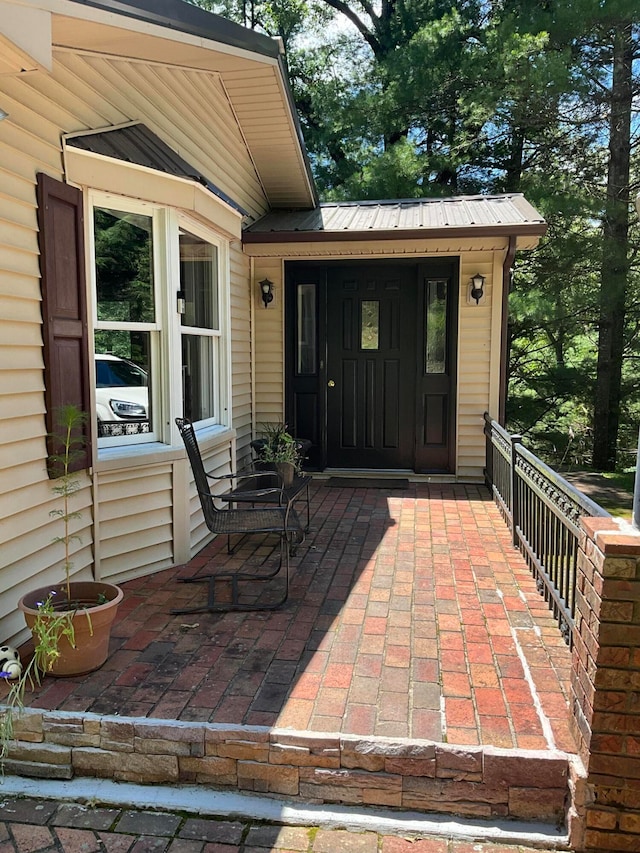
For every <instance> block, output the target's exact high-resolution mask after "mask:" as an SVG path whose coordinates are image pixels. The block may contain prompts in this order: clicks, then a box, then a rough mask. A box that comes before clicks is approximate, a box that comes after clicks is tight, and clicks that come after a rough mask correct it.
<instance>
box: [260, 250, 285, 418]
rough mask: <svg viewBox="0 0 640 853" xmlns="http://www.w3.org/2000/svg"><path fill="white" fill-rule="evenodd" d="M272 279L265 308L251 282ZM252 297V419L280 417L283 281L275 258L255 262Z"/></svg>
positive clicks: (282, 402) (279, 263)
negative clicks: (253, 394) (253, 353)
mask: <svg viewBox="0 0 640 853" xmlns="http://www.w3.org/2000/svg"><path fill="white" fill-rule="evenodd" d="M264 278H268V279H269V280H270V281H272V282H273V288H274V300H273V302H272V303H271V304H270V305H269V307H268V308H265V307H264V305H263V304H262V301H261V299H260V295H259V293H258V289H257V286H256V285H255V282H259V281H262V279H264ZM254 279H255V282H254V292H253V293H252V298H253V299H254V305H255V312H256V331H255V346H256V423H257V424H261V423H267V422H273V421H281V420H283V418H284V327H283V323H284V305H283V298H284V283H283V278H282V262H281V261H280V259H279V258H260V259H259V260H256V262H255V275H254Z"/></svg>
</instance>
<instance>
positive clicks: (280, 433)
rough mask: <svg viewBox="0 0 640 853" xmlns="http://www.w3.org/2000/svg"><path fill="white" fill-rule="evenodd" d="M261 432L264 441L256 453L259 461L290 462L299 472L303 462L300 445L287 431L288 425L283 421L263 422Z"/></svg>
mask: <svg viewBox="0 0 640 853" xmlns="http://www.w3.org/2000/svg"><path fill="white" fill-rule="evenodd" d="M260 432H261V438H263V439H264V442H263V444H262V445H261V446H260V448H259V449H258V450H257V453H256V455H257V458H258V461H259V462H267V463H277V462H290V463H291V464H292V465H294V466H295V469H296V472H298V473H299V472H300V470H301V464H302V460H301V459H300V445H299V444H298V442H297V441H296V440H295V439H294V437H293V436H292V435H291V434H290V433H289V432H288V431H287V425H286V424H283V423H273V424H269V423H267V424H261V426H260Z"/></svg>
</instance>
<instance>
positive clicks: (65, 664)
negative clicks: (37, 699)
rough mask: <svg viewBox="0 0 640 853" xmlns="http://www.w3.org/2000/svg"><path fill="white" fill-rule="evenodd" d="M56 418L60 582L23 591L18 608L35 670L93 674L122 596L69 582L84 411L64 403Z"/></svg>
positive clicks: (106, 586) (53, 464)
mask: <svg viewBox="0 0 640 853" xmlns="http://www.w3.org/2000/svg"><path fill="white" fill-rule="evenodd" d="M56 415H57V427H58V428H57V430H56V432H55V434H54V436H53V438H54V443H55V446H56V448H57V449H56V452H55V453H53V454H51V455H50V456H49V460H48V461H49V467H50V470H51V471H52V472H53V474H54V476H55V481H54V486H53V492H54V494H55V495H57V496H58V498H59V499H60V506H59V507H57V508H56V509H54V510H52V511H51V513H50V514H51V516H52V517H53V518H57V519H59V521H60V522H61V525H62V532H61V534H60V535H59V536H56V537H55V539H54V541H55V542H58V543H60V544H61V545H62V547H63V550H64V562H63V570H64V581H63V582H62V583H58V584H53V585H51V586H45V587H40V588H39V589H36V590H33V591H32V592H29V593H27V594H26V595H24V596H23V597H22V598H21V599H20V601H19V602H18V607H19V608H20V610H22V612H23V614H24V617H25V621H26V623H27V626H28V627H29V628H30V630H31V633H32V635H33V641H34V650H35V653H34V661H35V664H34V667H35V671H36V672H38V671H40V672H45V673H49V674H51V675H55V676H71V675H82V674H84V673H87V672H92V671H93V670H95V669H98V668H99V667H100V666H102V664H103V663H104V662H105V660H106V659H107V655H108V653H109V638H110V636H111V626H112V624H113V620H114V619H115V616H116V612H117V608H118V605H119V604H120V602H121V601H122V598H123V593H122V590H121V589H120V588H119V587H117V586H115V585H114V584H110V583H104V582H102V581H93V580H90V581H73V580H71V575H72V570H73V562H72V560H71V551H72V543H73V542H74V540H78V538H79V537H78V536H77V535H76V534H75V533H73V532H72V522H73V521H74V520H76V519H78V518H80V517H81V513H80V512H79V511H78V510H76V509H75V508H74V506H73V499H74V495H76V493H77V492H78V491H79V490H80V487H81V486H80V481H79V480H78V478H77V476H76V474H75V473H74V462H75V461H76V460H77V458H78V455H79V454H81V453H82V450H83V447H84V436H83V431H82V430H83V424H84V422H85V420H86V413H84V412H82V411H80V410H79V409H78V408H77V407H76V406H72V405H69V406H63V407H62V408H61V409H60V410H59V411H58V412H57V413H56Z"/></svg>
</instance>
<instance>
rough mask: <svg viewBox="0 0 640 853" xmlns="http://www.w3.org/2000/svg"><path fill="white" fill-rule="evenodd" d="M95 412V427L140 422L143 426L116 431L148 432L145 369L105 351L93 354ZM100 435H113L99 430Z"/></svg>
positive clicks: (111, 431) (147, 395) (147, 391)
mask: <svg viewBox="0 0 640 853" xmlns="http://www.w3.org/2000/svg"><path fill="white" fill-rule="evenodd" d="M95 360H96V413H97V416H98V426H99V427H100V425H101V424H105V423H107V422H109V423H111V424H114V422H115V424H125V423H127V424H136V423H137V424H140V426H141V427H142V423H141V422H143V421H145V422H147V423H145V424H144V427H145V428H143V429H135V430H133V431H132V430H130V429H123V430H118V434H122V435H124V434H129V433H130V432H131V433H132V434H133V432H148V429H149V426H148V417H149V390H148V377H147V373H146V371H144V370H143V369H142V368H141V367H138V365H137V364H134V362H132V361H127V360H126V359H123V358H118V356H115V355H109V354H107V353H96V356H95ZM100 434H103V435H104V434H116V433H114V432H113V430H110V431H109V432H107V430H106V429H105V430H100Z"/></svg>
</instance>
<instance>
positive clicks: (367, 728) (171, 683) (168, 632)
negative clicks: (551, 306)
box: [29, 480, 575, 752]
mask: <svg viewBox="0 0 640 853" xmlns="http://www.w3.org/2000/svg"><path fill="white" fill-rule="evenodd" d="M311 514H312V515H311V531H310V533H309V535H308V536H307V538H306V541H305V542H304V544H303V545H302V546H300V547H299V549H298V551H297V555H296V556H295V557H293V558H292V588H291V594H290V598H289V601H288V602H287V604H286V605H285V606H284V607H283V608H281V609H279V610H276V611H274V612H262V613H255V612H246V613H233V614H209V613H200V614H193V615H183V616H172V615H171V614H170V610H171V608H172V607H182V606H189V605H190V604H198V603H199V602H201V601H204V600H205V597H206V587H205V586H204V585H200V584H189V585H180V584H178V583H176V581H177V578H179V577H181V576H188V575H192V574H194V573H198V572H202V573H207V572H210V571H220V570H223V569H224V568H225V567H231V566H234V567H235V566H238V565H239V564H244V565H246V567H247V569H248V570H255V569H256V568H257V567H259V566H260V564H261V563H262V562H263V561H264V560H265V559H269V558H270V554H271V547H270V544H269V543H265V542H264V541H263V540H262V539H261V538H260V537H252V538H251V539H250V540H248V541H247V542H246V543H244V544H243V545H242V547H241V548H240V549H239V550H238V551H237V552H236V554H234V555H232V556H228V555H227V552H226V542H225V541H224V539H223V537H218V539H217V540H215V541H214V542H213V543H211V544H210V545H209V546H208V547H207V548H205V550H204V551H203V552H201V553H200V554H199V555H198V556H197V557H195V558H194V559H193V560H191V562H190V563H189V564H188V565H187V566H185V567H183V568H181V569H178V570H172V571H165V572H161V573H159V574H156V575H153V576H151V577H145V578H141V579H139V580H137V581H132V582H129V583H125V584H124V585H123V588H124V591H125V600H124V602H123V604H122V605H121V608H120V612H119V614H118V624H117V626H116V628H115V630H114V639H113V642H114V645H115V648H114V649H113V654H112V655H111V656H110V658H109V660H108V661H107V663H106V664H105V666H104V667H103V668H102V669H101V670H99V671H98V672H96V673H93V674H91V675H89V676H86V677H83V678H72V679H65V680H55V679H51V678H47V679H45V681H44V683H43V685H42V687H41V688H40V689H38V690H37V694H36V695H35V696H34V697H33V698H32V699H31V700H30V701H29V705H30V706H31V707H39V708H45V709H47V710H62V711H71V712H85V711H88V712H92V713H96V714H102V715H105V714H106V715H113V714H118V715H119V716H121V717H123V716H130V717H153V718H159V719H165V720H183V721H199V722H213V723H233V724H242V725H248V726H269V727H274V726H277V727H284V728H291V729H295V730H305V731H306V730H309V731H314V732H341V733H343V734H355V735H380V736H385V737H392V738H414V739H427V740H431V741H436V742H447V743H449V744H460V745H462V744H464V745H491V746H496V747H502V748H507V749H514V748H519V749H536V750H537V749H543V750H545V749H554V748H558V749H561V750H566V751H568V752H574V751H575V744H574V741H573V739H572V737H571V735H570V733H569V713H568V696H569V677H570V663H571V661H570V651H569V649H568V648H567V646H566V644H565V643H564V641H563V639H562V636H561V634H560V632H559V630H558V628H557V626H556V623H555V622H554V620H553V618H552V616H551V614H550V613H549V610H548V607H547V604H546V603H545V602H544V600H543V599H542V598H541V597H540V595H539V594H538V592H537V591H536V587H535V582H534V580H533V578H532V577H531V573H530V571H529V569H528V568H527V566H526V565H525V562H524V560H523V558H522V556H521V555H520V554H519V552H518V551H516V550H515V549H514V548H513V545H512V543H511V537H510V534H509V530H508V529H507V527H506V525H505V523H504V521H503V519H502V517H501V515H500V513H499V511H498V509H497V508H496V506H495V505H494V503H493V501H492V499H491V496H490V494H489V492H488V490H487V489H486V488H485V487H483V486H475V485H427V484H422V483H410V484H409V486H408V488H407V489H404V490H387V489H379V488H378V489H365V488H360V489H352V488H331V487H329V486H328V485H327V484H326V481H322V480H316V481H314V484H313V486H312V503H311Z"/></svg>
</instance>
